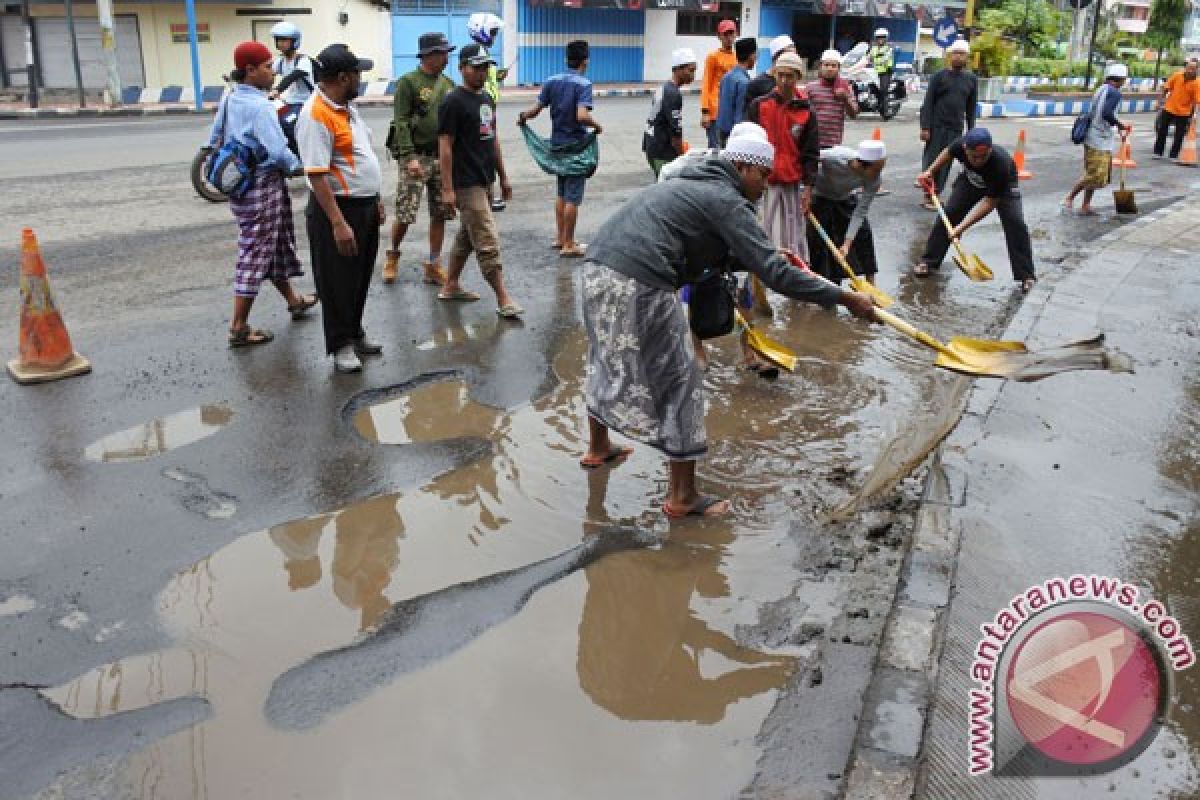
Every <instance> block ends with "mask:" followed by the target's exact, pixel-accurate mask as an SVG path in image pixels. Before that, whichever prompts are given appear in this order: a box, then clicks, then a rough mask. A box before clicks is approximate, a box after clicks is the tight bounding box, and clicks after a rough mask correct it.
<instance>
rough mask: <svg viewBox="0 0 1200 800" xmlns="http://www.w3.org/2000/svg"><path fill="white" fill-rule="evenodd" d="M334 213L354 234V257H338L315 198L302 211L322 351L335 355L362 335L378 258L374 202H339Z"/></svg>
mask: <svg viewBox="0 0 1200 800" xmlns="http://www.w3.org/2000/svg"><path fill="white" fill-rule="evenodd" d="M337 204H338V208H340V209H341V211H342V216H343V217H345V218H346V224H347V225H349V226H350V230H352V231H354V241H355V242H356V243H357V244H358V255H354V256H343V255H342V254H341V253H339V252H338V249H337V243H336V242H335V241H334V238H333V225H332V224H331V223H330V222H329V217H328V216H326V214H325V211H324V210H323V209H322V208H321V206H320V204H318V203H317V201H316V200H315V199H313V200H309V203H308V208H307V209H305V212H304V217H305V224H306V227H307V229H308V247H309V252H310V253H311V255H312V269H313V280H314V281H315V282H316V284H317V295H318V296H319V297H320V298H321V322H322V323H323V324H324V326H325V352H326V353H334V352H336V351H337V350H338V349H340V348H341V347H343V346H344V345H347V344H351V343H352V342H353V341H354V340H355V339H357V338H359V337H361V336H363V335H365V332H364V331H363V327H362V318H363V309H364V308H366V305H367V290H368V289H370V288H371V273H372V272H374V271H375V256H376V255H378V253H379V198H378V197H339V198H338V199H337Z"/></svg>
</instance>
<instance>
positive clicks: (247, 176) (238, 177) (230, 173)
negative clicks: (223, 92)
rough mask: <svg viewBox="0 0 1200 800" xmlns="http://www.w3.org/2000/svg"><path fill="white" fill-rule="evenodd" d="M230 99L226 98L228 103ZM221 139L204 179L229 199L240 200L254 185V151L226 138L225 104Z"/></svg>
mask: <svg viewBox="0 0 1200 800" xmlns="http://www.w3.org/2000/svg"><path fill="white" fill-rule="evenodd" d="M228 100H229V98H228V97H226V102H228ZM217 124H218V125H220V126H221V127H220V134H219V139H220V141H221V147H220V148H219V149H218V150H217V151H216V152H215V153H213V154H212V155H211V156H210V157H209V159H208V168H207V170H206V171H205V174H204V177H205V178H206V179H207V180H208V182H209V183H211V184H212V185H213V186H214V187H216V189H217V191H219V192H220V193H221V194H223V195H226V196H227V197H232V198H235V199H237V198H240V197H241V196H242V195H244V194H246V192H248V191H249V190H250V186H251V185H253V183H254V168H255V163H254V151H253V150H251V149H250V148H249V147H246V146H245V145H244V144H242V143H241V142H238V141H236V140H234V139H226V138H225V104H224V103H223V104H222V105H221V111H220V119H219V120H218V122H217Z"/></svg>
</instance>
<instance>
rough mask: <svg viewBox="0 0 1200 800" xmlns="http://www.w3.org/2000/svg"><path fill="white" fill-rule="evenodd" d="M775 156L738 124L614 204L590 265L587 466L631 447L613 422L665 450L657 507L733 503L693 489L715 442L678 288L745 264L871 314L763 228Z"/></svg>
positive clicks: (787, 287)
mask: <svg viewBox="0 0 1200 800" xmlns="http://www.w3.org/2000/svg"><path fill="white" fill-rule="evenodd" d="M774 158H775V149H774V148H773V147H772V146H771V144H770V143H769V142H768V141H767V140H766V135H765V132H761V131H759V132H757V134H756V133H755V132H754V131H745V132H743V131H742V130H739V132H738V134H737V135H733V136H730V138H729V141H728V142H727V143H726V147H725V149H724V150H723V151H721V152H720V153H719V154H717V155H714V156H711V157H709V158H707V159H705V160H704V161H702V162H700V163H699V164H696V165H694V166H687V167H685V168H684V169H683V170H682V171H681V172H680V174H679V176H678V177H677V178H675V179H673V180H670V181H667V182H665V183H658V184H654V185H653V186H650V187H648V188H646V189H644V190H643V191H641V192H640V193H639V194H637V195H635V196H634V197H633V199H631V200H630V201H628V202H627V203H625V205H623V206H622V207H621V208H619V209H618V210H617V211H616V213H614V214H613V215H612V216H611V217H609V219H608V221H607V222H606V223H605V224H604V225H603V226H602V227H601V229H600V232H599V234H598V235H597V237H596V242H597V243H596V244H594V245H593V246H592V248H591V249H590V250H589V251H588V260H587V262H586V263H585V264H584V272H583V319H584V327H585V328H586V330H587V334H588V345H589V346H588V361H587V368H586V384H585V387H584V396H585V400H586V403H587V410H588V426H589V444H588V451H587V453H585V454H584V456H583V458H582V460H581V461H580V464H581V466H583V467H584V468H586V469H594V468H597V467H601V466H603V465H605V464H608V463H614V462H617V461H620V460H622V459H624V458H625V457H627V456H628V455H629V454H630V453H631V452H632V448H628V447H617V446H614V445H613V443H612V442H611V441H610V439H609V433H608V432H609V429H610V428H614V429H616V430H617V431H619V432H621V433H623V434H624V435H626V436H628V437H629V438H631V439H636V440H638V441H641V442H644V443H645V444H648V445H650V446H652V447H654V448H656V449H658V450H659V451H661V452H662V453H663V454H664V455H665V456H666V457H667V459H668V460H669V476H668V484H667V498H666V501H665V502H664V503H663V507H662V508H663V512H664V513H665V514H667V516H670V517H684V516H715V515H721V514H726V513H728V511H729V501H728V500H723V499H720V498H718V497H713V496H705V495H702V494H700V493H699V492H698V491H697V490H696V461H697V459H699V458H700V457H701V456H703V455H704V454H705V453H706V452H707V450H708V444H707V440H706V437H705V432H704V384H703V379H702V374H701V371H700V369H699V367H698V366H697V363H696V358H695V355H694V353H693V351H692V347H691V338H690V336H689V328H688V323H687V320H686V319H685V317H684V314H683V310H682V308H681V307H680V304H679V300H678V299H677V297H676V295H675V292H676V291H677V290H678V289H679V288H680V287H681V286H683V285H684V284H685V283H693V282H695V281H696V280H697V279H698V278H700V276H701V275H702V274H703V273H704V272H705V271H707V270H709V269H716V270H720V271H722V272H729V271H732V270H735V269H737V270H749V271H750V272H753V273H754V274H755V275H757V276H758V277H759V278H761V279H762V281H763V282H764V283H765V284H766V285H767V286H769V287H771V288H772V289H774V290H775V291H777V292H779V293H781V294H785V295H787V296H789V297H792V298H795V299H798V300H807V301H810V302H815V303H822V304H840V305H844V306H845V307H846V308H848V309H849V310H850V311H851V312H852V313H853V314H854V315H855V316H859V317H862V318H864V319H874V316H875V315H874V311H873V306H872V303H871V299H870V298H869V297H868V296H867V295H865V294H861V293H858V292H850V291H846V290H843V289H841V288H839V287H838V286H837V285H835V284H833V283H830V282H829V281H827V280H825V279H824V278H821V277H818V276H816V275H813V274H812V273H810V272H807V271H805V270H799V269H796V268H795V267H793V266H791V264H790V263H788V261H787V259H786V258H785V257H784V256H783V254H782V253H780V252H779V251H778V250H776V249H775V247H774V246H773V245H772V244H771V242H770V240H769V239H768V238H767V235H766V233H764V232H763V229H762V227H761V226H760V225H759V224H758V219H757V217H756V216H755V212H754V203H755V202H756V201H757V200H758V199H759V198H760V197H761V196H762V193H763V189H764V188H765V187H766V184H767V175H769V174H770V172H771V167H772V165H773V163H774Z"/></svg>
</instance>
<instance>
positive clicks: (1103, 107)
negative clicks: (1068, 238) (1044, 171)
mask: <svg viewBox="0 0 1200 800" xmlns="http://www.w3.org/2000/svg"><path fill="white" fill-rule="evenodd" d="M1128 77H1129V69H1128V68H1127V67H1126V66H1125V65H1124V64H1109V65H1108V67H1106V68H1105V70H1104V83H1102V84H1101V85H1100V88H1098V89H1096V93H1095V94H1094V95H1092V108H1091V116H1090V122H1089V124H1088V131H1087V138H1085V139H1084V140H1083V177H1081V178H1080V179H1079V180H1078V181H1077V182H1076V183H1075V185H1074V186H1072V187H1071V191H1069V192H1067V196H1066V199H1064V200H1063V210H1064V211H1066V212H1068V213H1070V212H1071V211H1072V210H1073V207H1074V205H1075V196H1076V195H1077V194H1079V193H1080V192H1081V191H1082V192H1083V205H1081V206H1080V207H1079V213H1080V214H1083V215H1085V216H1091V215H1092V214H1095V213H1096V212H1095V211H1093V210H1092V195H1093V194H1094V193H1095V192H1096V190H1097V189H1103V188H1104V187H1105V186H1107V185H1108V182H1109V180H1110V179H1111V178H1112V154H1113V150H1115V149H1116V147H1117V137H1116V134H1114V133H1113V131H1114V130H1118V131H1122V132H1126V133H1127V132H1128V131H1129V130H1130V126H1129V125H1126V124H1125V123H1123V122H1121V120H1119V119H1117V109H1119V108H1120V107H1121V86H1123V85H1124V83H1125V80H1126V79H1127V78H1128Z"/></svg>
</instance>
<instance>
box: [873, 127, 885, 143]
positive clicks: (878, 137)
mask: <svg viewBox="0 0 1200 800" xmlns="http://www.w3.org/2000/svg"><path fill="white" fill-rule="evenodd" d="M871 138H872V139H874V140H875V141H877V142H882V141H883V131H882V130H880V128H879V126H878V125H876V126H875V132H874V133H872V134H871Z"/></svg>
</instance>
